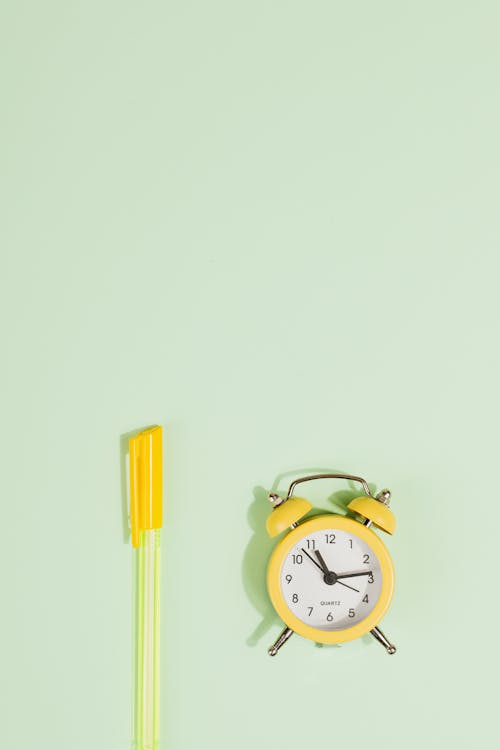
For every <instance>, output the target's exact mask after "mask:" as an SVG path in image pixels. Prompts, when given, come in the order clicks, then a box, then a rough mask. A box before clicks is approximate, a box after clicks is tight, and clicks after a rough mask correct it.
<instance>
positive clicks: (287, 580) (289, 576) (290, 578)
mask: <svg viewBox="0 0 500 750" xmlns="http://www.w3.org/2000/svg"><path fill="white" fill-rule="evenodd" d="M291 580H292V576H291V575H290V573H289V574H288V575H287V576H285V581H286V582H287V583H290V581H291Z"/></svg>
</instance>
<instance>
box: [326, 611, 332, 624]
mask: <svg viewBox="0 0 500 750" xmlns="http://www.w3.org/2000/svg"><path fill="white" fill-rule="evenodd" d="M326 619H327V620H328V622H332V620H333V615H332V613H331V612H328V614H327V616H326Z"/></svg>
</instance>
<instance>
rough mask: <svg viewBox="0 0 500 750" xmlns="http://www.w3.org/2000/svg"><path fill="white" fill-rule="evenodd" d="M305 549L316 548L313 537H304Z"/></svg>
mask: <svg viewBox="0 0 500 750" xmlns="http://www.w3.org/2000/svg"><path fill="white" fill-rule="evenodd" d="M306 542H307V549H316V542H315V541H314V539H306Z"/></svg>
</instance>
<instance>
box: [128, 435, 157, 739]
mask: <svg viewBox="0 0 500 750" xmlns="http://www.w3.org/2000/svg"><path fill="white" fill-rule="evenodd" d="M129 453H130V522H131V538H132V546H133V547H134V553H133V554H134V669H133V673H134V677H133V680H134V688H133V690H134V696H133V720H132V732H133V744H132V747H133V750H158V734H159V732H158V729H159V688H160V528H161V525H162V499H163V498H162V495H163V488H162V429H161V427H153V428H151V429H148V430H144V431H143V432H140V433H139V434H138V435H135V436H134V437H133V438H131V439H130V440H129Z"/></svg>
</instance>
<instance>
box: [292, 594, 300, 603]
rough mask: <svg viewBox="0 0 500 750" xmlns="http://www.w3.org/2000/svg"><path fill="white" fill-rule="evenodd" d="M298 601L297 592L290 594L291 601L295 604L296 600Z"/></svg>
mask: <svg viewBox="0 0 500 750" xmlns="http://www.w3.org/2000/svg"><path fill="white" fill-rule="evenodd" d="M298 601H299V597H298V596H297V594H294V595H293V596H292V602H293V603H294V604H297V602H298Z"/></svg>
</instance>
